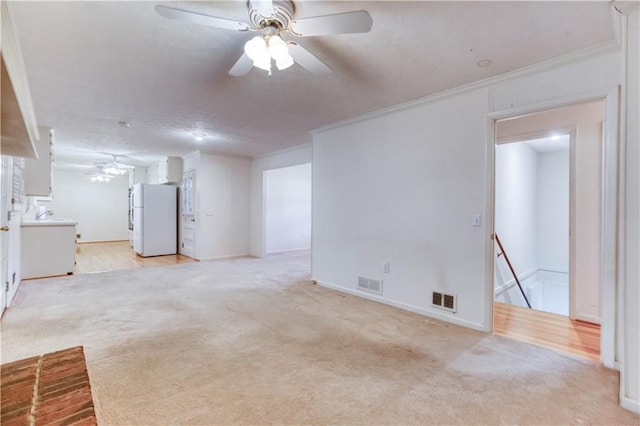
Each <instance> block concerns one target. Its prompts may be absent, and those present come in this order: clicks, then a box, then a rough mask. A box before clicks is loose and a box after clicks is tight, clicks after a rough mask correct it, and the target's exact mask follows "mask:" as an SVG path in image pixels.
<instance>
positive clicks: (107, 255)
mask: <svg viewBox="0 0 640 426" xmlns="http://www.w3.org/2000/svg"><path fill="white" fill-rule="evenodd" d="M192 262H197V260H195V259H192V258H190V257H186V256H182V255H180V254H174V255H166V256H153V257H141V256H138V255H137V254H136V253H135V252H134V251H133V250H132V249H131V247H130V246H129V242H128V241H112V242H104V243H81V244H78V245H77V247H76V267H75V270H74V272H75V273H76V274H88V273H92V272H106V271H119V270H124V269H136V268H145V267H149V266H165V265H177V264H179V263H192Z"/></svg>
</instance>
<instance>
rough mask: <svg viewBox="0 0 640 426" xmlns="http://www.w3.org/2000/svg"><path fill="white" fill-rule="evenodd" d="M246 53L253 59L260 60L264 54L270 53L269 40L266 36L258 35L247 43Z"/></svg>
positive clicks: (245, 46)
mask: <svg viewBox="0 0 640 426" xmlns="http://www.w3.org/2000/svg"><path fill="white" fill-rule="evenodd" d="M244 53H246V54H247V56H248V57H249V58H251V60H252V61H254V62H255V61H258V60H259V59H261V58H264V56H266V55H268V54H269V53H268V52H267V42H266V41H265V40H264V38H262V37H260V36H256V37H254V38H252V39H251V40H249V41H248V42H246V43H245V45H244Z"/></svg>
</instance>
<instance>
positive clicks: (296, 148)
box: [251, 142, 313, 160]
mask: <svg viewBox="0 0 640 426" xmlns="http://www.w3.org/2000/svg"><path fill="white" fill-rule="evenodd" d="M312 146H313V144H312V143H311V142H307V143H303V144H300V145H295V146H292V147H289V148H284V149H280V150H278V151H273V152H269V153H267V154H263V155H256V156H253V157H251V159H252V160H262V159H263V158H269V157H275V156H278V155H282V154H288V153H290V152H295V151H299V150H302V149H308V148H312Z"/></svg>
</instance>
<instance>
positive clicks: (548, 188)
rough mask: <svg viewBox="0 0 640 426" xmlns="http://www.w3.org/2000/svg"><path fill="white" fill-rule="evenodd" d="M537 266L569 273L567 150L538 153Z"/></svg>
mask: <svg viewBox="0 0 640 426" xmlns="http://www.w3.org/2000/svg"><path fill="white" fill-rule="evenodd" d="M537 188H538V191H537V194H536V195H537V199H538V203H537V205H538V211H537V219H538V221H537V232H536V234H537V241H536V243H537V258H538V268H539V269H545V270H552V271H556V272H565V273H568V267H569V150H568V149H566V150H560V151H554V152H545V153H539V154H538V182H537Z"/></svg>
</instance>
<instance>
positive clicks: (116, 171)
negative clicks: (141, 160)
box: [103, 165, 127, 176]
mask: <svg viewBox="0 0 640 426" xmlns="http://www.w3.org/2000/svg"><path fill="white" fill-rule="evenodd" d="M103 171H104V172H105V173H106V174H108V175H111V176H122V175H123V174H125V173H127V170H126V169H123V168H121V167H116V166H115V165H114V166H109V167H105V168H104V169H103Z"/></svg>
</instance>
